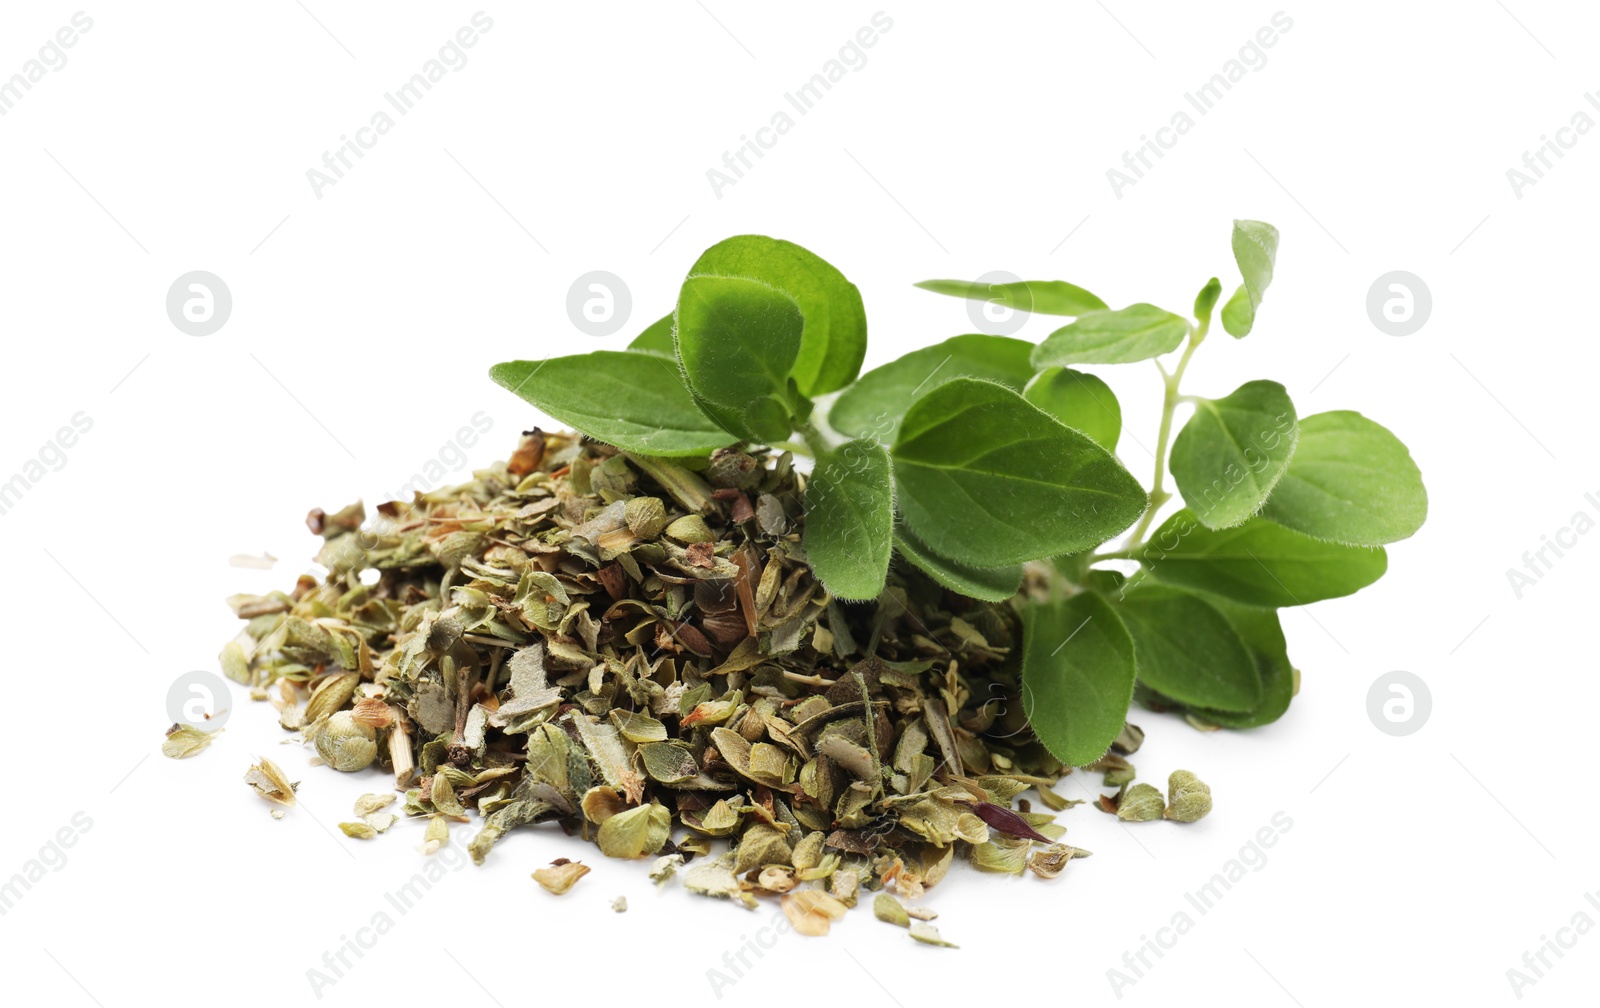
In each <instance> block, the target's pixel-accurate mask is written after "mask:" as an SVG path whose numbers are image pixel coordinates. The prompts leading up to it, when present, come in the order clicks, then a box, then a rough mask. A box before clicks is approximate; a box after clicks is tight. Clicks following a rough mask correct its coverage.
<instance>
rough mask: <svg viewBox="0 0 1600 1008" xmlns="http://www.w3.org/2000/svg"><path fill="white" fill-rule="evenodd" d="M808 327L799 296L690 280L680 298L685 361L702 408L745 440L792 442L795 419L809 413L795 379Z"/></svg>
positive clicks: (724, 281) (755, 283)
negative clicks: (794, 385) (792, 375)
mask: <svg viewBox="0 0 1600 1008" xmlns="http://www.w3.org/2000/svg"><path fill="white" fill-rule="evenodd" d="M804 324H805V320H804V319H803V318H802V316H801V314H800V308H799V306H798V305H796V304H795V301H794V299H793V298H791V297H790V296H789V295H787V294H785V293H784V292H782V291H780V290H778V289H777V288H775V287H772V286H770V285H768V284H765V283H762V282H761V281H759V280H746V279H743V278H739V277H716V276H698V277H697V276H691V277H689V278H688V279H687V280H685V281H684V282H683V289H682V291H681V292H680V293H679V295H678V312H677V329H676V340H677V351H678V360H679V361H680V362H681V363H682V364H683V373H684V375H685V377H686V378H687V380H688V384H689V391H690V392H692V393H693V394H694V398H695V401H696V402H698V403H699V404H700V408H701V409H702V410H704V411H705V412H706V414H707V415H708V416H710V417H711V418H712V419H713V420H715V421H717V422H718V423H720V424H721V425H722V426H723V427H724V428H725V429H726V430H728V431H730V432H731V433H733V434H735V435H736V436H738V437H741V438H750V439H753V440H758V441H780V440H782V439H784V438H786V437H788V436H789V434H790V432H791V430H792V424H791V423H790V416H791V415H792V414H795V413H799V412H802V410H803V408H804V407H803V403H802V402H800V401H798V399H797V397H796V396H794V394H793V392H792V389H791V384H792V383H791V381H790V376H789V371H790V369H791V368H793V367H794V362H795V356H796V355H797V354H798V353H799V352H800V333H801V329H802V327H803V326H804Z"/></svg>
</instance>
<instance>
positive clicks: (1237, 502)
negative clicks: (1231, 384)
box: [1172, 381, 1296, 529]
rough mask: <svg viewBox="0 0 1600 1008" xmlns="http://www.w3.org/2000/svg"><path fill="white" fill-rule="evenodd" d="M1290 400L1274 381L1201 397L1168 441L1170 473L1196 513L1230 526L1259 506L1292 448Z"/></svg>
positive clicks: (1220, 525)
mask: <svg viewBox="0 0 1600 1008" xmlns="http://www.w3.org/2000/svg"><path fill="white" fill-rule="evenodd" d="M1295 429H1296V428H1295V415H1294V403H1293V402H1292V401H1290V399H1289V393H1288V391H1286V390H1285V389H1284V387H1283V386H1282V385H1279V384H1278V383H1277V382H1273V381H1253V382H1246V383H1245V384H1243V385H1240V386H1239V387H1238V388H1237V389H1235V390H1234V391H1233V392H1232V393H1231V394H1230V395H1227V396H1224V397H1223V398H1221V399H1201V400H1199V401H1198V402H1196V403H1195V408H1194V416H1192V417H1190V418H1189V422H1188V423H1186V424H1184V425H1183V430H1181V431H1179V432H1178V436H1177V438H1176V439H1175V440H1174V441H1173V442H1172V477H1173V479H1174V480H1176V481H1177V484H1178V489H1179V490H1180V491H1182V492H1183V499H1184V502H1185V503H1186V504H1188V505H1189V510H1190V511H1193V512H1194V514H1195V517H1196V518H1199V519H1200V521H1201V523H1202V524H1204V525H1206V526H1207V527H1208V528H1214V529H1215V528H1232V527H1233V526H1235V525H1238V524H1240V523H1241V522H1244V521H1245V520H1246V519H1248V518H1249V517H1250V516H1251V515H1253V514H1255V513H1256V512H1257V511H1259V510H1261V505H1262V504H1263V503H1265V501H1266V499H1267V495H1268V494H1270V493H1272V488H1273V487H1274V486H1276V485H1277V483H1278V480H1279V479H1280V478H1282V476H1283V473H1284V470H1286V469H1287V468H1288V467H1289V458H1290V456H1291V455H1293V454H1294V452H1295Z"/></svg>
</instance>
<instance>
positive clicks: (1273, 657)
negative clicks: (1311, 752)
mask: <svg viewBox="0 0 1600 1008" xmlns="http://www.w3.org/2000/svg"><path fill="white" fill-rule="evenodd" d="M1206 601H1208V602H1210V603H1211V604H1212V605H1214V606H1216V607H1217V611H1219V612H1221V613H1222V615H1224V616H1226V617H1227V618H1228V622H1229V623H1230V624H1232V626H1233V629H1234V632H1236V633H1237V634H1238V635H1239V639H1240V640H1242V641H1244V643H1245V646H1246V647H1248V648H1249V649H1250V653H1251V654H1252V655H1253V656H1254V657H1255V661H1256V673H1257V675H1259V676H1260V678H1261V700H1260V701H1259V702H1258V703H1257V704H1256V705H1255V706H1254V707H1252V708H1251V709H1250V710H1248V711H1245V712H1242V713H1241V712H1237V711H1224V710H1216V709H1211V708H1206V707H1191V708H1190V712H1191V713H1193V714H1195V715H1197V716H1198V717H1201V718H1203V719H1205V720H1207V721H1210V722H1211V723H1212V724H1218V725H1221V726H1223V727H1224V728H1257V727H1260V726H1261V725H1264V724H1271V723H1272V722H1274V721H1276V720H1278V719H1279V718H1280V717H1283V715H1284V712H1285V711H1287V710H1288V709H1289V702H1290V701H1291V700H1293V699H1294V666H1293V665H1292V664H1291V663H1290V661H1289V652H1288V646H1287V644H1286V643H1285V641H1284V639H1283V626H1282V624H1281V623H1280V622H1279V621H1278V612H1277V610H1275V609H1263V608H1260V607H1258V606H1247V605H1240V604H1239V603H1237V602H1230V601H1228V600H1227V599H1223V598H1218V597H1216V596H1208V597H1207V599H1206Z"/></svg>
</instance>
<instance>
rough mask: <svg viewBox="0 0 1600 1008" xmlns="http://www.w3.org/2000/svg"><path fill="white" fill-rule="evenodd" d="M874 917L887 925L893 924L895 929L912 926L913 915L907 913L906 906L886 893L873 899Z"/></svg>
mask: <svg viewBox="0 0 1600 1008" xmlns="http://www.w3.org/2000/svg"><path fill="white" fill-rule="evenodd" d="M872 915H873V916H874V917H876V918H878V919H879V920H881V921H883V922H884V923H885V924H893V925H894V926H895V927H910V926H911V915H910V914H909V913H907V912H906V907H905V904H904V903H901V902H900V901H899V900H897V899H895V898H894V897H893V896H891V895H889V894H888V893H886V892H881V893H879V894H878V895H877V896H875V897H873V900H872Z"/></svg>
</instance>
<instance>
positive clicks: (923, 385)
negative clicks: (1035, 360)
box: [828, 333, 1034, 444]
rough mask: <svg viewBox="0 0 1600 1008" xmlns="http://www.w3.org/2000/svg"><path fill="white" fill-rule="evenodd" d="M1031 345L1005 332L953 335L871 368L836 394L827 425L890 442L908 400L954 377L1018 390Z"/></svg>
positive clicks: (1026, 375)
mask: <svg viewBox="0 0 1600 1008" xmlns="http://www.w3.org/2000/svg"><path fill="white" fill-rule="evenodd" d="M1032 352H1033V344H1032V343H1029V342H1027V341H1025V340H1019V339H1012V338H1011V337H1009V336H985V335H983V334H981V333H972V334H970V335H966V336H952V337H951V338H950V339H947V340H945V341H944V342H942V343H936V344H934V345H933V346H930V347H923V348H922V349H921V350H913V351H911V352H910V353H908V354H906V355H905V356H904V357H901V358H900V359H898V360H894V361H890V362H889V363H887V364H885V365H883V366H882V367H879V368H873V369H872V370H871V371H868V372H867V373H866V374H864V375H862V376H861V377H860V379H859V380H857V381H856V382H855V384H853V385H851V386H850V387H849V388H847V389H845V390H844V391H843V392H841V393H839V398H838V399H837V400H835V401H834V404H833V407H832V408H831V409H830V410H829V411H828V425H829V426H830V427H832V428H833V429H834V430H836V431H838V432H839V433H840V434H843V435H845V436H847V437H867V436H872V437H876V438H877V439H878V440H880V441H882V442H883V443H884V444H893V443H894V438H895V433H896V431H898V430H899V428H900V419H901V417H903V416H905V413H906V410H907V409H910V407H911V402H912V400H914V399H916V398H917V397H918V396H920V395H925V394H927V393H928V392H931V391H933V390H934V389H936V388H938V387H939V386H940V385H943V384H944V383H945V382H948V381H954V380H955V379H957V378H985V379H987V380H989V381H995V382H999V383H1000V384H1002V385H1004V386H1006V387H1007V388H1012V389H1017V390H1018V391H1020V390H1021V389H1022V387H1023V386H1024V385H1026V384H1027V383H1028V379H1029V378H1030V377H1031V376H1032V375H1033V371H1034V368H1033V365H1032V364H1030V363H1029V361H1028V355H1029V354H1030V353H1032Z"/></svg>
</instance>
